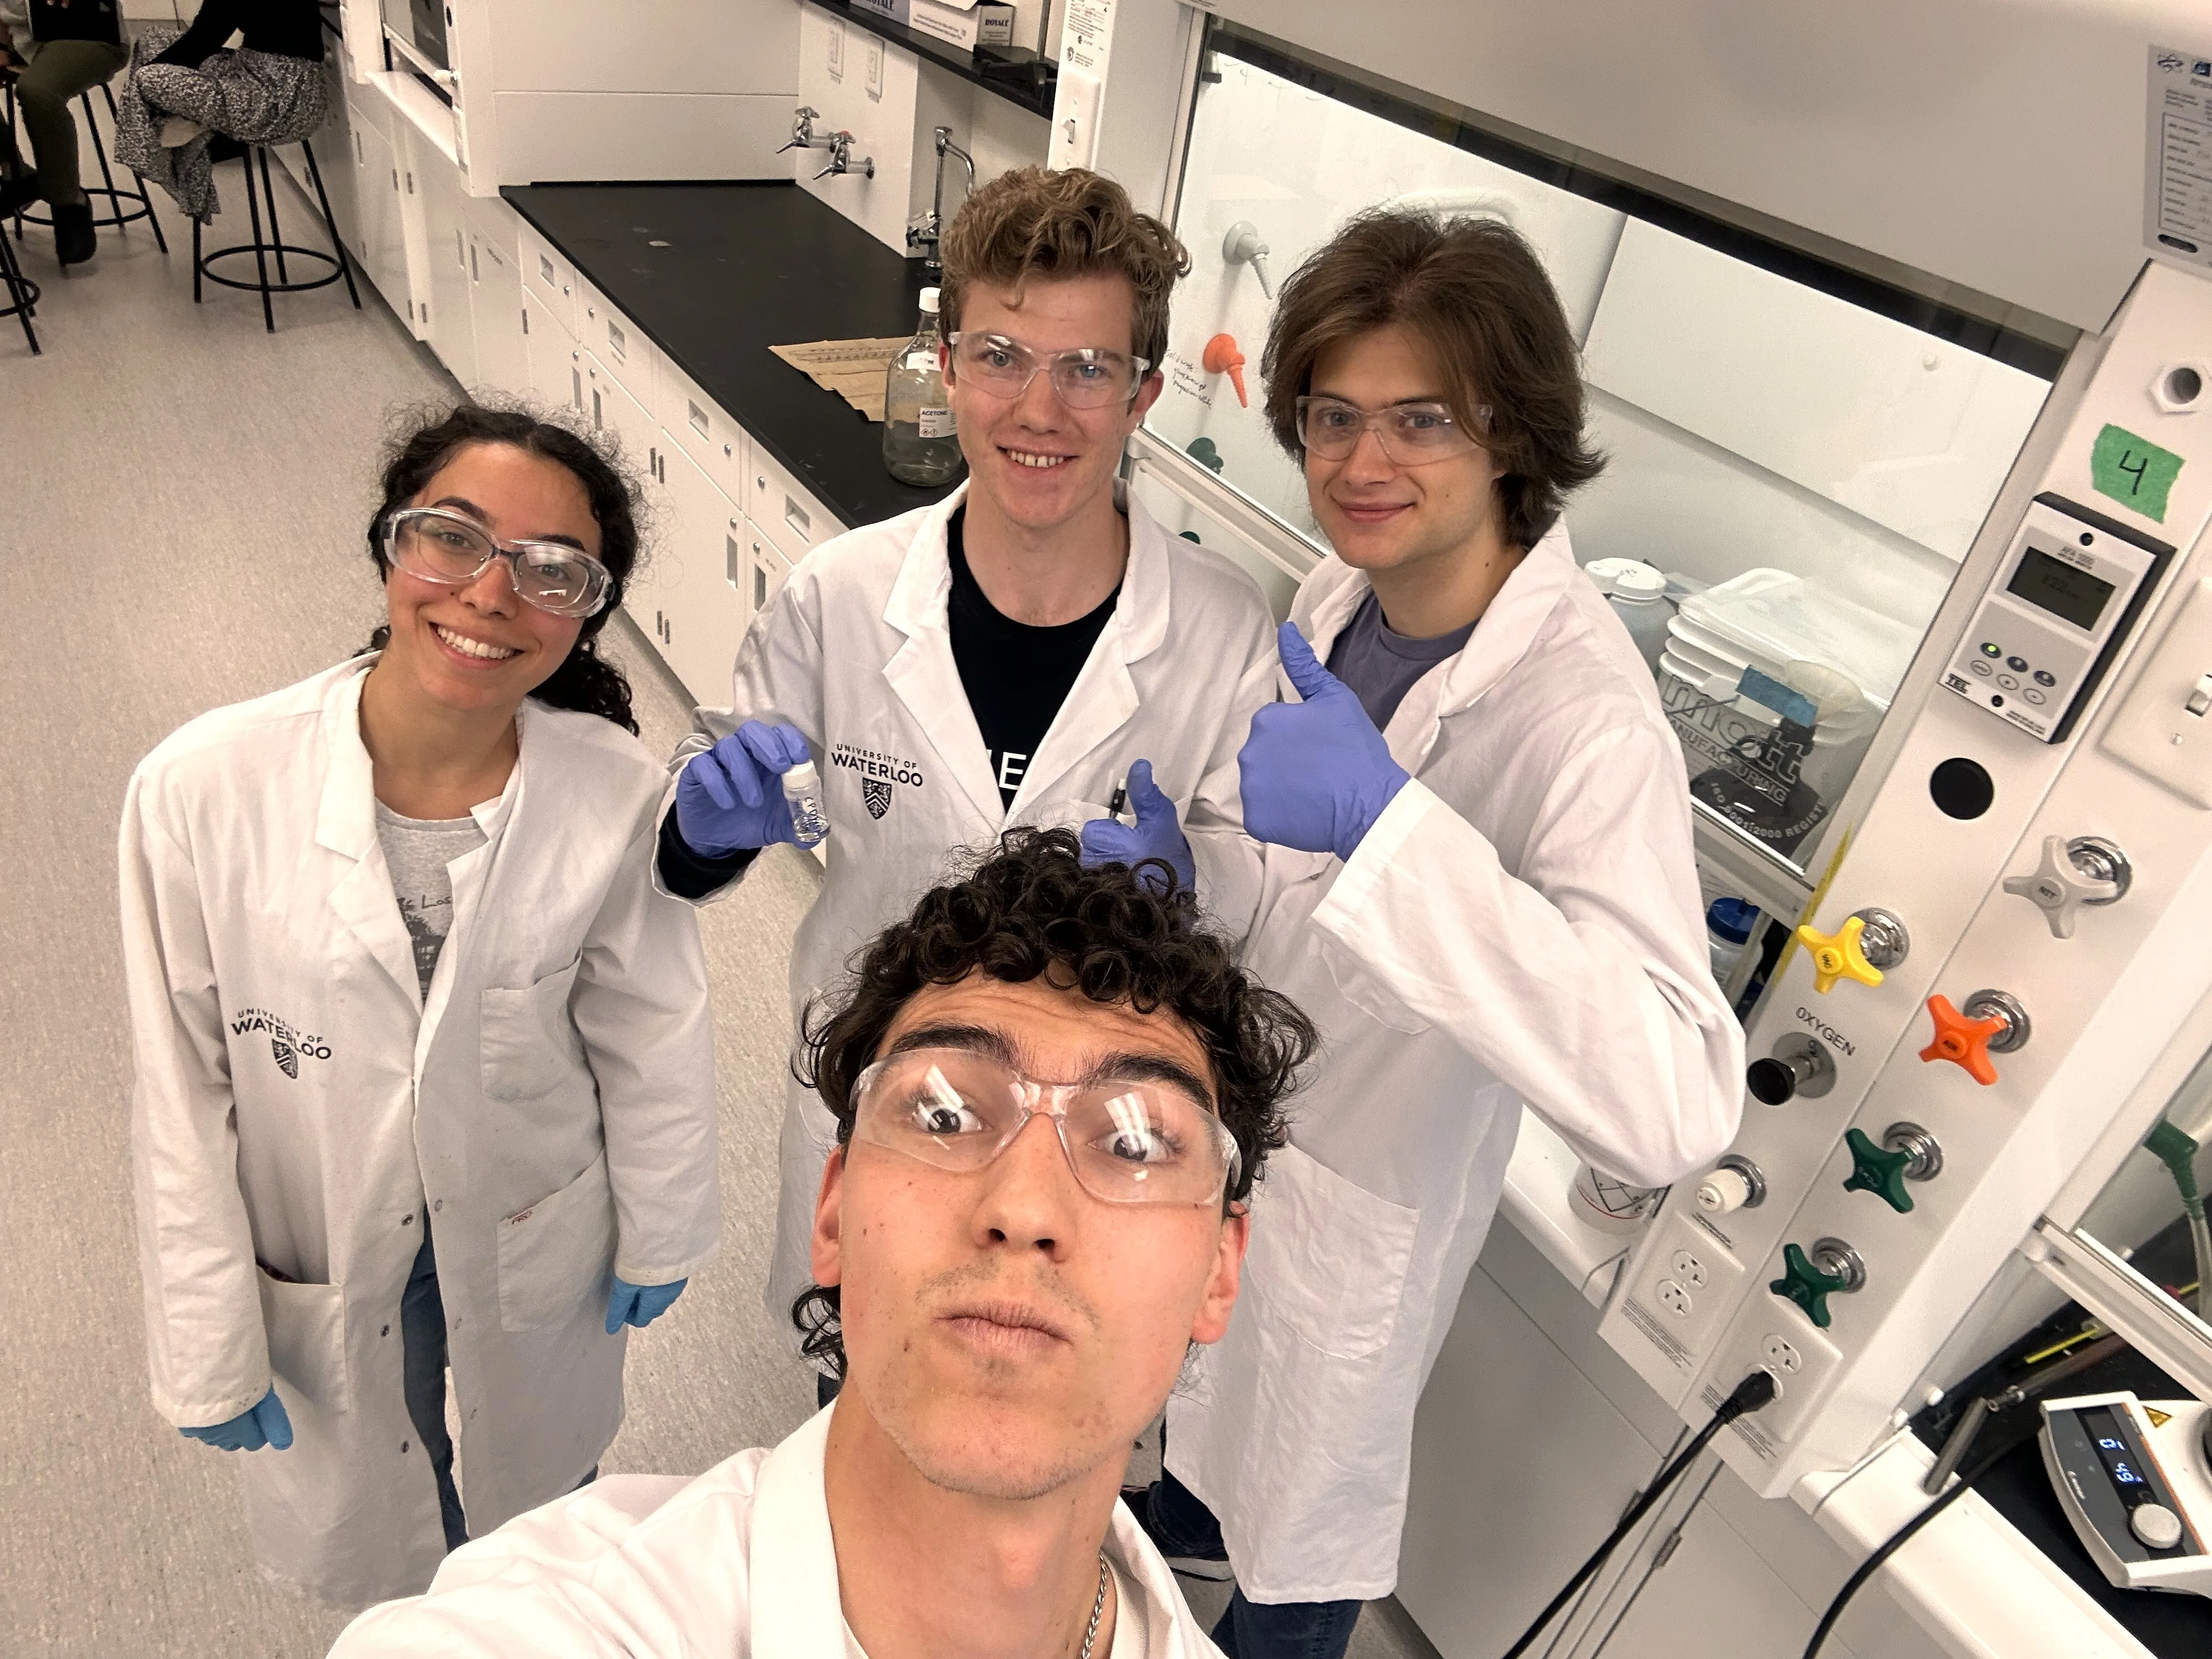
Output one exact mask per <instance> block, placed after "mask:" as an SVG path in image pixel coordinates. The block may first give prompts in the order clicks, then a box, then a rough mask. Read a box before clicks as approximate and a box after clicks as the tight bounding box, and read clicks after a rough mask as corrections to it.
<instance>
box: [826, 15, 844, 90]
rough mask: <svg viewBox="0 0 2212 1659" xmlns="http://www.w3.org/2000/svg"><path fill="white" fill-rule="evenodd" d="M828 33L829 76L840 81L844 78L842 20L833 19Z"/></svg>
mask: <svg viewBox="0 0 2212 1659" xmlns="http://www.w3.org/2000/svg"><path fill="white" fill-rule="evenodd" d="M828 59H829V78H830V79H831V80H832V81H842V80H843V79H844V78H845V25H844V24H843V23H842V21H832V22H831V23H830V25H829V52H828Z"/></svg>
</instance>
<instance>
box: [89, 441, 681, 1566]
mask: <svg viewBox="0 0 2212 1659" xmlns="http://www.w3.org/2000/svg"><path fill="white" fill-rule="evenodd" d="M635 499H636V490H635V485H634V484H633V483H630V481H629V480H628V479H627V478H626V477H624V476H623V474H622V473H621V472H620V471H618V470H617V468H616V467H615V466H614V465H612V464H611V461H610V460H609V459H608V458H607V457H606V456H605V455H603V454H602V453H600V452H599V450H598V449H597V448H595V447H593V446H592V443H591V442H590V441H587V440H586V439H584V438H582V437H580V436H579V435H576V434H575V433H573V432H571V431H569V430H568V429H567V428H562V427H560V426H556V425H550V424H548V423H546V422H541V421H538V420H537V419H535V418H533V417H532V416H529V415H527V414H524V413H520V412H515V411H503V410H488V409H483V408H479V407H477V406H475V405H472V404H468V405H463V406H462V407H460V408H459V409H453V410H440V411H437V412H436V413H435V414H433V415H431V416H428V417H427V418H424V419H422V420H420V421H418V422H416V424H415V425H414V427H413V428H412V429H411V430H410V431H408V432H407V433H406V434H405V435H404V437H402V438H401V439H400V440H399V441H398V442H397V443H396V444H395V446H394V447H393V449H392V453H391V455H390V457H389V459H388V461H387V465H386V468H385V471H384V477H383V501H382V504H381V505H380V507H378V509H377V511H376V513H375V514H374V517H373V518H372V520H370V523H369V526H368V552H369V556H370V558H371V560H372V561H373V562H374V568H375V570H376V572H377V574H378V575H379V577H380V580H381V581H382V583H383V588H384V601H385V611H386V623H385V624H384V625H383V626H382V627H380V629H377V631H376V635H375V637H374V640H373V641H371V648H370V649H369V650H368V652H366V653H362V654H361V655H359V656H356V657H354V658H352V659H349V660H347V661H344V662H342V663H340V664H338V665H337V666H335V667H333V668H330V669H327V670H325V671H323V672H321V673H319V674H317V675H315V676H314V677H313V678H310V679H307V680H306V681H303V682H302V683H301V684H298V685H295V686H292V687H289V688H288V689H286V690H281V691H277V692H275V693H272V694H270V696H264V697H260V698H257V699H255V700H254V701H252V702H244V703H239V704H236V705H234V706H233V707H230V708H219V709H216V711H214V712H213V713H212V714H204V715H202V716H201V717H200V718H199V719H197V720H193V721H191V722H190V723H189V724H187V725H186V726H184V727H183V728H182V729H181V730H179V731H178V732H175V733H174V734H173V735H172V736H170V737H169V738H167V739H166V740H165V741H164V742H163V743H162V744H161V745H160V746H159V747H158V748H156V749H155V750H154V752H153V753H152V754H150V755H149V756H148V757H146V759H145V760H144V761H143V762H142V763H140V764H139V766H138V769H137V771H136V772H135V773H134V774H133V775H132V776H131V785H130V790H129V793H128V795H127V796H126V798H125V804H124V811H123V824H122V833H121V847H120V853H121V864H122V895H123V933H124V958H125V973H126V977H127V981H128V985H129V990H130V998H131V1025H132V1036H133V1053H134V1058H135V1060H136V1073H137V1078H136V1086H135V1088H134V1090H133V1092H132V1097H131V1146H132V1173H133V1177H134V1185H135V1188H136V1192H137V1217H138V1236H139V1259H140V1264H141V1269H142V1273H143V1279H144V1285H145V1309H146V1330H147V1346H148V1352H149V1362H150V1368H151V1371H152V1381H153V1392H154V1404H155V1408H156V1409H157V1410H158V1411H159V1412H160V1413H161V1415H162V1416H163V1417H165V1418H167V1419H168V1420H169V1421H170V1422H171V1423H172V1424H173V1425H176V1426H177V1428H178V1429H179V1430H180V1431H182V1432H183V1433H184V1434H185V1435H186V1436H187V1437H191V1438H192V1439H195V1440H198V1441H202V1442H204V1443H208V1444H210V1445H213V1446H217V1447H221V1448H223V1449H228V1450H234V1451H245V1452H248V1453H250V1454H252V1455H249V1456H247V1457H246V1458H245V1459H244V1460H243V1470H242V1473H243V1474H244V1476H245V1480H244V1486H245V1491H246V1511H247V1516H248V1520H249V1522H250V1523H251V1527H252V1536H253V1542H254V1549H255V1553H256V1555H257V1556H258V1559H259V1563H260V1565H261V1568H262V1571H263V1572H264V1574H265V1575H267V1576H268V1577H271V1578H273V1579H275V1580H276V1581H277V1582H278V1583H282V1584H284V1585H286V1586H288V1587H290V1588H293V1589H300V1590H302V1591H306V1592H307V1593H310V1594H313V1595H317V1596H319V1597H320V1598H322V1599H324V1600H325V1601H332V1602H335V1603H337V1604H340V1605H343V1606H360V1605H362V1604H365V1603H367V1602H369V1601H378V1600H381V1599H384V1598H386V1597H389V1596H392V1595H404V1594H407V1593H409V1592H410V1591H415V1590H420V1589H422V1587H423V1586H424V1585H426V1584H427V1583H428V1582H429V1580H430V1577H431V1575H432V1573H433V1572H435V1570H436V1568H437V1565H438V1563H439V1562H440V1560H441V1559H442V1558H443V1557H444V1555H445V1553H446V1552H447V1550H448V1549H449V1548H452V1547H456V1546H458V1545H459V1544H460V1543H461V1542H463V1541H465V1540H466V1538H467V1536H468V1535H469V1534H470V1532H471V1531H472V1530H473V1531H476V1532H484V1531H489V1529H491V1528H494V1527H496V1526H498V1525H499V1524H500V1523H501V1522H503V1521H505V1520H507V1518H508V1517H509V1516H513V1515H516V1514H519V1513H520V1512H521V1511H523V1510H527V1509H529V1508H531V1507H532V1506H533V1505H535V1504H541V1503H543V1502H544V1501H545V1500H546V1499H548V1498H552V1497H555V1496H556V1495H558V1494H559V1493H562V1492H567V1491H568V1490H570V1489H571V1488H573V1487H574V1486H576V1485H577V1484H578V1482H579V1481H580V1480H589V1479H590V1478H591V1476H592V1471H593V1469H594V1468H595V1466H596V1465H597V1463H598V1462H599V1455H600V1454H601V1453H602V1452H603V1451H605V1449H606V1447H607V1445H608V1443H609V1442H611V1440H612V1439H613V1437H614V1434H615V1431H616V1429H617V1427H618V1426H619V1425H620V1423H621V1421H622V1412H623V1390H622V1379H623V1356H624V1352H625V1343H624V1341H623V1334H624V1331H625V1328H626V1327H628V1326H635V1325H642V1324H644V1323H646V1322H647V1321H648V1320H649V1319H651V1318H652V1317H653V1316H654V1315H655V1314H657V1313H659V1312H660V1311H661V1310H665V1308H666V1307H667V1306H668V1304H670V1303H671V1302H672V1301H674V1300H675V1298H676V1296H677V1294H678V1292H680V1291H682V1289H683V1288H684V1282H685V1280H686V1279H687V1278H688V1276H689V1275H690V1273H692V1272H693V1271H694V1270H695V1269H696V1268H697V1267H699V1266H700V1265H701V1264H702V1263H703V1262H705V1261H707V1260H708V1258H709V1257H711V1256H712V1255H713V1254H714V1249H715V1245H716V1241H717V1237H718V1235H719V1230H720V1196H719V1190H718V1187H717V1180H716V1164H715V1098H714V1054H713V1048H712V1043H711V1034H710V1030H709V1026H708V1012H707V988H706V969H705V963H704V959H703V957H702V953H701V950H700V945H699V936H698V927H697V923H696V918H695V917H694V916H693V915H692V913H691V911H690V908H688V907H686V906H684V905H683V904H681V903H679V902H676V901H674V900H672V899H669V898H666V897H664V896H661V895H660V894H659V893H657V892H656V891H655V890H654V889H653V879H652V872H651V865H652V856H653V833H654V828H655V824H656V822H657V819H658V817H659V807H660V801H661V797H662V794H663V793H664V791H665V787H666V775H665V773H664V772H663V771H662V769H661V768H660V767H659V764H657V763H656V762H655V761H654V760H653V757H651V756H649V755H647V752H646V751H645V750H644V749H643V747H642V746H641V745H640V744H639V743H638V741H637V738H636V737H635V735H634V732H635V727H634V726H633V724H632V721H631V719H630V714H629V688H628V686H627V685H626V684H624V683H623V678H622V676H621V674H620V673H619V672H617V671H616V670H615V669H614V668H613V667H612V666H611V665H608V664H607V663H605V662H604V661H602V660H601V659H599V656H598V654H597V652H596V650H595V648H594V637H595V635H597V633H598V631H599V629H600V627H601V626H602V625H603V624H604V623H605V621H606V618H607V617H608V616H609V615H610V614H611V612H612V611H613V608H614V606H615V605H617V604H618V603H619V602H620V600H621V598H622V592H623V583H624V582H625V581H626V580H628V579H629V574H630V572H631V570H632V568H633V567H634V566H635V562H636V560H637V556H638V535H637V524H636V517H635ZM449 1369H450V1371H451V1374H452V1377H453V1388H454V1391H455V1393H456V1394H457V1395H458V1401H457V1402H456V1404H457V1410H456V1412H455V1416H456V1417H457V1419H458V1420H459V1425H460V1443H461V1444H460V1449H461V1451H462V1453H463V1454H465V1455H464V1457H463V1459H462V1464H463V1474H462V1477H461V1479H460V1480H459V1481H457V1480H456V1478H455V1477H456V1469H455V1463H456V1457H455V1448H454V1446H453V1441H452V1439H451V1438H450V1437H449V1435H448V1432H447V1397H446V1396H447V1380H446V1379H447V1371H448V1370H449Z"/></svg>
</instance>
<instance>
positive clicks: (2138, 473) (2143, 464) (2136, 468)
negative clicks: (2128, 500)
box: [2119, 449, 2150, 495]
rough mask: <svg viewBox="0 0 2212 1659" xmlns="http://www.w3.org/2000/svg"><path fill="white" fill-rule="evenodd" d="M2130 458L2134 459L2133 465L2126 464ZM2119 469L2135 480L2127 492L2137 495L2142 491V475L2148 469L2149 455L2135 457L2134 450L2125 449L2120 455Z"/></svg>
mask: <svg viewBox="0 0 2212 1659" xmlns="http://www.w3.org/2000/svg"><path fill="white" fill-rule="evenodd" d="M2130 460H2134V461H2135V465H2133V466H2130V465H2128V463H2129V462H2130ZM2119 470H2120V471H2123V472H2124V473H2126V474H2127V475H2128V476H2129V477H2131V478H2133V479H2134V480H2135V483H2134V484H2133V485H2131V486H2130V489H2129V490H2128V494H2129V495H2141V494H2142V483H2143V475H2144V474H2145V473H2146V472H2148V471H2150V457H2149V456H2148V455H2145V456H2142V457H2141V458H2140V459H2137V457H2136V453H2135V451H2134V450H2132V449H2130V450H2128V451H2125V452H2124V453H2123V454H2122V455H2121V456H2120V464H2119Z"/></svg>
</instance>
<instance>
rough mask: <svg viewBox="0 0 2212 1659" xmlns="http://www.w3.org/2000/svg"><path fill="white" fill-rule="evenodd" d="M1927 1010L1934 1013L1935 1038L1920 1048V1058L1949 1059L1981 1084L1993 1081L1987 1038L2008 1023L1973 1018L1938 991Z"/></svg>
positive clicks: (2002, 1030)
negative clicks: (1961, 1011)
mask: <svg viewBox="0 0 2212 1659" xmlns="http://www.w3.org/2000/svg"><path fill="white" fill-rule="evenodd" d="M1928 1012H1929V1013H1931V1014H1933V1015H1934V1016H1935V1017H1936V1040H1935V1041H1934V1042H1931V1043H1929V1045H1928V1046H1927V1047H1926V1048H1923V1049H1922V1050H1921V1051H1920V1058H1921V1059H1923V1060H1949V1061H1950V1062H1951V1063H1952V1064H1953V1065H1954V1066H1957V1067H1959V1069H1960V1070H1961V1071H1963V1072H1965V1073H1966V1075H1967V1076H1969V1077H1971V1078H1972V1079H1974V1081H1975V1082H1977V1083H1978V1084H1980V1085H1982V1086H1983V1087H1984V1088H1987V1087H1989V1086H1990V1085H1991V1084H1993V1083H1995V1082H1996V1080H1997V1068H1996V1066H1992V1065H1991V1064H1990V1038H1991V1037H2001V1036H2003V1035H2004V1034H2005V1032H2006V1031H2007V1030H2009V1029H2010V1027H2009V1025H2008V1023H2007V1022H2006V1021H2004V1020H2002V1019H2000V1018H1996V1017H1995V1016H1992V1017H1991V1018H1987V1019H1974V1018H1970V1017H1969V1016H1967V1015H1966V1014H1962V1013H1960V1012H1959V1011H1958V1010H1957V1009H1956V1008H1954V1006H1952V1005H1951V999H1950V998H1948V997H1947V996H1943V995H1942V994H1937V995H1936V996H1932V997H1930V998H1929V999H1928Z"/></svg>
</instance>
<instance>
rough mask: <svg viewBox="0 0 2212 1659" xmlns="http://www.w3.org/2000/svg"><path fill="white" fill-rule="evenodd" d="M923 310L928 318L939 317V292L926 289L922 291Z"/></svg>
mask: <svg viewBox="0 0 2212 1659" xmlns="http://www.w3.org/2000/svg"><path fill="white" fill-rule="evenodd" d="M921 308H922V311H923V313H925V314H927V315H928V316H931V317H934V316H935V315H937V290H936V289H933V288H926V289H922V291H921Z"/></svg>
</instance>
